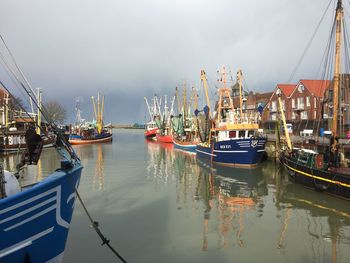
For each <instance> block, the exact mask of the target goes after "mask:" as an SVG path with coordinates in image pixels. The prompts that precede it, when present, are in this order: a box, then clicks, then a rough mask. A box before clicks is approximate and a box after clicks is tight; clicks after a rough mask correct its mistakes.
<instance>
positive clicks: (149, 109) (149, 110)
mask: <svg viewBox="0 0 350 263" xmlns="http://www.w3.org/2000/svg"><path fill="white" fill-rule="evenodd" d="M143 98H144V99H145V102H146V105H147V109H148V113H149V116H150V117H151V120H152V119H153V118H152V114H151V108H150V107H149V104H148V101H147V98H146V97H143Z"/></svg>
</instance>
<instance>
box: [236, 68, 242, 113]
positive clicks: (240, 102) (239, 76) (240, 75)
mask: <svg viewBox="0 0 350 263" xmlns="http://www.w3.org/2000/svg"><path fill="white" fill-rule="evenodd" d="M237 80H238V85H239V111H240V116H241V118H242V116H243V103H242V99H243V98H242V70H241V69H240V70H238V72H237Z"/></svg>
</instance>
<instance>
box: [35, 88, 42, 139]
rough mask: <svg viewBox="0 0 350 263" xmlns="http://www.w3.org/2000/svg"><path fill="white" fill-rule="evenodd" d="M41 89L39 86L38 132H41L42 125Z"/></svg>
mask: <svg viewBox="0 0 350 263" xmlns="http://www.w3.org/2000/svg"><path fill="white" fill-rule="evenodd" d="M41 94H42V93H41V91H40V89H39V88H37V102H38V115H37V128H36V133H37V134H40V127H41Z"/></svg>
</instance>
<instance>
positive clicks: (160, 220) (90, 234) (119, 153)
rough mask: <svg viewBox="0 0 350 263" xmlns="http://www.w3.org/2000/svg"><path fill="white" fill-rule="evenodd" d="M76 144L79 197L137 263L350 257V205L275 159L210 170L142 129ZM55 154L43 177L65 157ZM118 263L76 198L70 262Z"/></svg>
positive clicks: (68, 252)
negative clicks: (291, 175)
mask: <svg viewBox="0 0 350 263" xmlns="http://www.w3.org/2000/svg"><path fill="white" fill-rule="evenodd" d="M75 149H76V151H77V152H78V154H79V156H80V157H81V159H82V162H83V164H84V170H83V176H82V179H81V183H80V187H79V191H80V194H81V196H82V198H83V199H84V200H85V204H86V206H87V208H88V210H89V211H90V213H91V215H92V216H93V217H94V219H95V220H96V221H98V222H99V224H100V227H101V230H102V232H103V233H104V234H105V235H106V236H107V238H108V239H110V240H111V244H112V245H113V246H114V247H115V248H116V250H117V251H118V252H119V253H120V254H121V255H123V257H125V258H126V259H127V260H128V262H201V263H202V262H350V249H349V244H350V207H349V205H350V202H346V201H343V200H340V199H336V198H333V197H330V196H327V195H324V194H320V193H317V192H314V191H311V190H308V189H305V188H303V187H301V186H299V185H295V184H293V183H290V182H288V180H287V177H286V174H285V172H284V171H283V170H281V169H279V168H278V166H275V164H274V163H273V162H265V163H264V164H263V165H261V166H260V167H259V168H257V169H255V170H253V171H249V170H241V169H228V168H220V167H209V166H208V165H206V164H205V163H202V162H200V161H198V160H196V157H195V156H193V155H189V154H186V153H184V152H180V151H177V150H174V149H173V148H172V145H161V144H158V143H155V142H147V141H145V140H144V138H143V131H141V130H116V131H115V134H114V142H113V143H111V144H101V145H85V146H76V147H75ZM46 152H49V153H50V154H49V157H46V158H44V157H43V160H42V162H41V163H40V167H38V169H39V170H41V171H42V174H47V172H49V171H50V170H52V169H54V167H55V166H54V163H55V162H56V160H57V158H56V156H55V155H54V154H53V151H51V150H46ZM51 152H52V154H51ZM7 162H8V163H11V161H10V160H7ZM40 176H42V175H40ZM40 176H39V177H40ZM43 176H45V175H43ZM39 179H40V178H39ZM114 261H115V262H118V260H117V259H116V258H115V257H114V256H113V254H112V253H111V251H109V249H108V248H107V247H106V246H101V241H100V240H99V239H98V236H97V234H96V233H95V232H94V231H93V230H92V228H91V227H90V223H89V221H88V219H87V217H86V215H85V214H84V212H83V209H82V207H81V205H80V204H78V203H77V205H76V209H75V213H74V216H73V221H72V224H71V229H70V233H69V238H68V243H67V248H66V253H65V258H64V262H114Z"/></svg>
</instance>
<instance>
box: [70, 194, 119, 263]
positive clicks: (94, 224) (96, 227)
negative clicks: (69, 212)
mask: <svg viewBox="0 0 350 263" xmlns="http://www.w3.org/2000/svg"><path fill="white" fill-rule="evenodd" d="M75 193H76V195H77V197H78V199H79V202H80V204H81V205H82V207H83V209H84V211H85V213H86V215H87V216H88V218H89V220H90V222H91V224H92V227H93V228H94V230H95V231H96V233H97V235H98V236H99V237H100V238H101V240H102V244H101V245H102V246H103V245H107V246H108V247H109V249H110V250H111V251H112V252H113V253H114V255H116V256H117V257H118V258H119V259H120V261H122V262H124V263H126V260H125V259H124V258H123V257H122V256H121V255H120V254H119V253H118V252H117V251H116V250H115V249H114V248H113V247H112V245H111V244H110V243H109V242H110V240H109V239H107V238H106V237H105V236H104V235H103V234H102V232H101V230H100V228H99V223H98V222H97V221H94V220H93V218H92V217H91V215H90V213H89V211H88V210H87V209H86V206H85V204H84V202H83V200H82V199H81V197H80V195H79V192H78V189H77V188H75Z"/></svg>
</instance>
